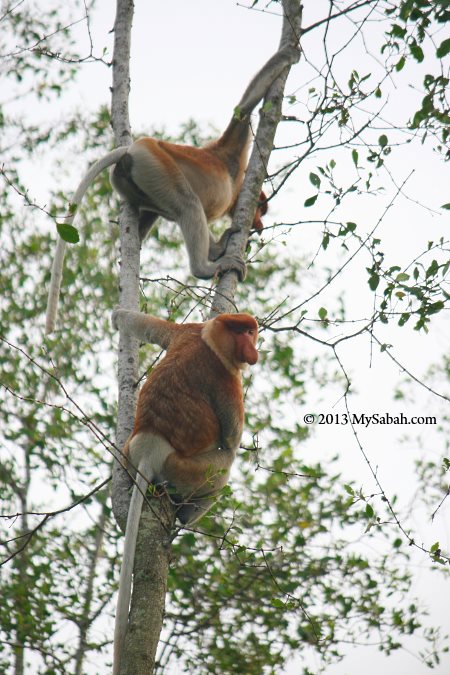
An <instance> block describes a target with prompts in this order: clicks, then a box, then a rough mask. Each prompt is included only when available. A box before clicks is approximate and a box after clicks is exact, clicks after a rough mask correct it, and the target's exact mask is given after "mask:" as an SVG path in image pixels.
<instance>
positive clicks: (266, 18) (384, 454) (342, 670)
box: [33, 0, 450, 675]
mask: <svg viewBox="0 0 450 675" xmlns="http://www.w3.org/2000/svg"><path fill="white" fill-rule="evenodd" d="M47 2H48V0H45V1H44V2H41V5H42V6H44V5H46V4H47ZM98 5H99V8H98V10H97V11H96V12H94V13H93V14H92V15H91V19H92V34H93V37H94V49H95V51H96V52H97V53H100V52H101V50H102V48H103V47H104V46H106V47H109V48H110V47H111V46H112V36H111V35H110V34H109V31H110V30H111V28H112V26H113V22H114V9H115V6H114V5H115V3H113V2H105V1H103V2H102V1H101V0H100V1H99V2H98ZM263 6H264V5H263V4H261V7H263ZM304 6H305V20H304V23H305V25H308V24H310V23H311V22H312V21H313V20H314V18H315V16H314V14H313V13H314V12H315V13H316V16H317V15H322V16H323V8H324V7H326V3H325V2H324V1H322V0H319V1H316V0H305V1H304ZM280 26H281V19H280V17H279V16H278V15H277V13H276V12H275V10H272V9H270V10H269V11H267V12H258V11H249V10H248V9H246V8H244V7H241V6H239V5H238V4H237V3H236V2H234V1H233V0H214V1H212V0H191V1H188V0H160V1H159V2H148V1H147V0H136V13H135V21H134V30H133V38H132V44H133V49H132V61H131V74H132V88H131V98H130V111H131V123H132V128H133V130H135V131H139V132H143V131H144V130H145V129H146V128H155V127H156V128H163V127H164V128H165V129H166V130H167V132H168V133H169V134H170V133H177V131H178V130H179V127H180V124H181V123H183V122H184V121H186V120H187V119H189V118H191V117H192V118H194V119H195V120H197V121H198V122H200V123H204V124H208V123H212V124H213V125H214V126H215V127H217V129H219V130H220V129H223V128H224V126H225V125H226V123H227V122H228V120H229V118H230V115H231V112H232V109H233V107H234V106H235V105H236V103H237V102H238V100H239V98H240V96H241V94H242V92H243V90H244V89H245V87H246V85H247V83H248V81H249V79H250V78H251V77H252V75H253V74H254V73H255V72H256V71H257V70H258V68H259V67H260V66H261V65H262V64H263V63H264V62H265V60H267V58H268V57H269V56H270V55H271V54H272V53H273V52H274V51H275V50H276V48H277V45H278V40H279V35H280ZM77 31H78V33H79V35H80V39H84V38H85V29H84V27H83V25H80V26H79V27H78V29H77ZM86 48H87V43H86ZM308 49H309V50H311V51H310V53H311V54H312V55H314V43H313V40H312V37H311V38H310V39H309V40H308ZM80 51H81V52H83V49H81V50H80ZM343 65H344V64H343ZM347 65H348V64H347ZM359 67H360V64H359V63H358V68H359ZM303 68H304V64H303V63H302V61H301V62H300V64H298V65H297V66H295V67H294V68H293V69H292V72H291V77H290V79H289V84H288V87H287V92H288V93H289V92H291V91H295V90H297V87H298V86H299V85H300V84H301V83H303V76H302V72H304V71H302V69H303ZM367 68H370V65H369V64H368V65H367ZM361 69H362V70H363V69H364V68H363V64H361ZM109 78H110V71H108V70H107V69H106V68H105V67H104V66H101V65H96V64H88V65H85V66H84V67H83V68H82V74H81V76H80V79H79V80H78V82H77V86H76V88H75V90H72V91H70V92H68V94H67V96H66V97H65V100H64V101H63V102H61V114H63V111H64V106H67V107H72V106H73V105H74V104H79V103H80V101H81V102H83V104H85V105H87V106H89V107H90V108H92V109H93V110H94V109H96V108H97V106H98V105H99V104H102V103H108V104H109V86H110V79H109ZM396 95H397V96H398V104H397V105H399V106H401V105H402V101H405V100H408V97H409V96H411V92H410V90H409V89H408V87H407V80H406V78H405V80H404V87H403V88H401V87H400V88H399V90H398V91H397V92H396ZM393 96H394V98H395V94H393ZM394 103H395V101H394ZM394 111H395V108H394ZM34 114H36V117H38V116H39V115H42V114H43V113H42V112H40V111H39V110H36V111H35V113H34ZM328 159H329V158H328ZM416 164H418V165H419V166H418V168H421V169H423V168H424V167H426V172H423V171H418V172H417V175H416V176H414V177H413V178H412V179H411V181H410V183H409V184H408V185H409V188H408V190H409V192H410V194H411V196H412V197H415V198H419V195H420V200H421V201H424V202H425V203H427V204H428V205H429V206H432V207H433V208H437V207H438V206H439V205H441V204H442V203H444V202H445V201H448V199H445V198H444V194H445V189H446V188H448V172H447V175H445V174H444V172H443V166H442V164H441V163H440V162H438V161H437V159H436V158H435V157H434V156H433V153H431V152H429V151H426V150H424V151H423V153H421V154H420V157H418V155H417V149H414V150H411V149H405V150H404V151H403V152H402V153H399V156H398V157H397V159H396V160H395V169H396V171H397V172H398V176H399V178H400V179H402V178H405V177H406V175H407V174H408V173H409V171H410V169H411V168H412V167H413V166H415V165H416ZM33 170H34V169H33ZM310 170H311V166H308V167H307V168H305V169H304V170H303V169H302V168H301V169H300V171H299V172H298V173H297V175H296V176H295V178H294V179H293V180H292V181H291V182H290V183H289V184H288V186H287V187H286V189H285V190H284V191H283V192H282V198H280V197H279V198H278V199H277V200H276V201H275V202H274V203H273V206H271V212H270V216H267V217H266V222H267V223H268V224H270V222H271V219H275V220H278V221H280V220H284V221H285V222H290V221H297V220H299V219H302V218H306V217H314V216H313V215H312V214H310V213H309V212H308V213H305V210H304V209H303V207H302V205H303V201H304V199H305V198H306V197H307V196H309V195H310V194H312V193H313V190H312V189H311V185H310V183H309V181H308V174H309V171H310ZM78 178H79V176H78V175H77V174H74V176H73V185H74V187H75V186H76V183H77V181H78ZM44 183H45V178H44V180H43V184H42V185H41V186H40V189H42V194H43V195H44V196H43V199H45V185H44ZM36 196H39V195H36ZM385 203H386V202H385V201H384V202H383V205H385ZM352 207H353V210H352V211H351V215H350V214H349V220H355V219H356V218H357V217H359V218H360V219H362V220H363V219H369V220H370V219H371V218H375V217H376V216H375V213H376V209H377V208H379V207H378V204H377V203H376V202H374V198H373V197H372V198H370V197H367V198H364V197H359V198H358V201H354V202H353V204H352ZM380 208H381V207H380ZM424 229H426V232H427V234H426V237H427V239H432V238H433V236H434V235H435V234H437V233H442V232H443V231H444V226H443V223H442V221H441V220H440V219H439V218H438V217H434V216H432V214H430V213H429V212H427V211H424V210H420V209H418V208H417V207H416V206H415V205H413V204H411V203H408V202H407V201H406V200H402V201H401V202H399V204H398V205H397V206H396V207H395V208H394V209H393V210H392V212H391V213H390V214H389V217H388V218H387V219H386V223H385V224H383V228H382V232H380V234H381V237H382V238H383V241H385V242H386V245H385V249H386V251H388V252H389V255H390V256H392V258H393V259H394V260H395V261H397V259H398V258H402V257H404V259H405V260H406V259H408V257H409V255H410V254H411V253H412V252H413V251H415V250H417V247H418V246H419V244H418V242H419V241H421V240H422V238H423V236H424ZM303 233H305V234H306V236H305V235H303V236H300V238H299V239H296V238H294V237H297V236H298V234H297V233H296V234H295V235H293V239H292V242H295V245H297V246H301V247H302V252H303V253H308V251H309V252H310V254H311V257H312V256H313V254H314V252H315V251H316V249H317V246H318V244H319V243H320V239H321V235H320V231H319V228H317V231H314V232H311V240H309V239H308V232H307V231H306V230H303ZM290 243H291V242H290ZM322 259H323V260H324V264H325V263H326V261H327V258H326V256H324V257H323V258H322ZM331 262H332V261H331V259H330V264H331ZM352 274H354V269H353V270H352V269H351V268H350V269H349V270H348V272H347V273H346V276H345V277H343V279H342V283H343V284H345V285H346V289H347V290H350V291H351V294H350V299H351V302H352V307H353V308H354V314H355V315H357V316H361V315H364V314H365V313H366V312H367V304H366V303H367V294H368V291H367V289H366V287H365V286H364V287H362V288H359V279H356V280H355V278H354V277H352ZM310 290H312V288H303V289H302V293H304V294H305V297H307V295H309V291H310ZM299 299H300V300H301V299H303V298H302V297H299ZM348 299H349V296H348V295H347V301H348ZM322 304H324V299H323V296H322V298H321V300H320V302H319V304H318V306H319V307H320V306H321V305H322ZM440 327H441V328H440V330H439V331H433V333H432V335H431V337H425V336H424V335H421V334H418V333H414V332H413V331H412V330H410V329H409V328H408V329H404V330H403V331H397V332H396V333H395V337H394V338H393V336H392V334H391V333H390V328H389V327H388V328H386V329H380V330H378V335H379V337H382V336H383V339H385V340H386V341H387V342H393V343H394V344H395V354H396V355H397V356H398V357H401V361H402V363H404V364H405V365H406V366H407V367H408V368H410V369H411V370H412V371H413V372H414V373H416V374H417V376H418V377H421V376H422V375H423V374H424V373H425V371H426V367H427V364H429V363H431V362H432V361H433V360H435V359H437V358H438V356H439V354H442V353H443V352H444V350H445V349H446V348H448V342H449V340H448V322H447V324H445V322H444V321H443V320H441V321H440ZM399 333H400V334H399ZM430 345H432V347H431V348H430ZM369 356H370V354H369V349H368V344H367V340H357V341H351V342H350V341H349V342H348V343H346V344H344V345H343V346H342V349H341V351H340V357H341V358H342V359H343V360H344V362H345V363H346V365H347V366H348V368H349V369H350V370H352V371H353V373H354V378H355V387H356V388H357V390H358V392H359V394H358V396H355V398H354V399H353V409H354V411H355V412H358V413H360V412H366V413H369V414H370V412H382V411H383V412H384V411H387V410H389V411H391V413H392V414H395V412H397V413H399V412H401V411H402V410H403V411H405V412H406V414H410V415H414V414H416V415H420V414H434V415H437V416H438V417H439V416H441V417H442V414H443V407H442V406H441V404H440V403H438V402H437V401H436V400H435V399H432V398H430V397H428V396H426V395H425V393H424V392H423V391H422V390H420V388H418V387H416V388H411V392H412V400H411V401H409V402H407V403H402V404H399V403H396V404H393V403H391V402H390V401H389V396H390V393H391V391H392V388H393V387H394V386H395V384H396V383H397V382H398V380H399V378H400V374H399V372H398V368H396V367H395V366H393V364H392V363H390V362H388V360H387V359H386V358H385V357H380V356H379V355H378V353H376V354H374V358H373V363H372V367H370V363H369ZM337 398H338V397H337V396H336V391H334V392H330V400H329V401H328V402H326V403H325V405H324V406H322V408H321V410H323V412H342V411H343V407H342V406H341V407H339V405H338V406H336V407H334V406H335V404H336V403H337ZM303 412H308V411H306V410H305V411H303ZM404 431H405V430H404V429H402V430H400V433H399V432H398V431H397V430H396V429H395V428H393V427H388V428H386V429H382V428H379V427H378V428H371V429H369V430H361V438H362V440H363V441H364V443H365V447H366V449H367V451H368V454H369V456H370V458H371V460H372V462H373V464H374V466H378V467H379V475H380V477H381V479H382V483H383V486H384V487H385V489H386V491H387V493H388V494H392V493H393V492H396V493H399V492H402V491H403V490H404V491H405V495H406V498H405V499H406V501H408V499H409V498H411V496H412V494H413V490H414V485H413V483H412V464H413V457H415V456H418V451H417V448H416V447H415V444H414V443H410V444H406V445H400V444H399V443H398V440H397V438H398V437H400V436H401V432H403V433H404ZM430 439H433V440H432V441H430V443H429V444H427V447H426V451H427V452H429V453H430V457H432V458H433V459H434V458H436V456H438V455H439V452H440V450H441V448H439V447H436V446H435V441H434V439H435V436H434V434H433V433H432V432H430ZM441 442H442V441H441ZM336 450H340V451H341V452H342V454H343V456H344V458H345V463H344V467H345V468H346V470H348V471H349V478H352V477H353V478H356V479H357V480H359V481H361V484H363V485H364V487H365V489H366V490H367V492H370V491H372V488H373V484H372V482H371V477H370V475H369V473H368V469H367V467H366V465H365V464H364V462H363V459H362V457H361V455H360V453H359V451H358V448H357V446H356V444H355V442H354V440H353V439H352V438H351V437H350V436H349V430H348V429H347V428H342V427H333V429H332V430H329V429H324V430H322V429H320V428H317V431H316V433H315V435H314V436H313V438H312V439H311V440H310V441H309V442H308V443H307V444H305V450H304V451H305V453H306V456H309V457H314V458H319V457H321V456H322V455H321V452H323V455H324V456H326V455H327V453H328V454H330V453H331V452H332V451H336ZM445 512H447V514H448V509H443V510H442V512H441V514H440V515H439V517H438V518H436V520H435V522H434V523H433V525H431V523H430V522H429V521H428V520H427V519H426V518H422V519H419V520H417V521H416V522H413V523H410V524H413V525H414V526H415V527H417V528H418V533H419V539H420V538H421V537H423V541H424V544H426V545H427V546H429V545H431V544H432V543H433V542H434V541H436V540H439V541H440V542H441V545H442V546H443V547H444V548H446V549H447V550H448V548H449V534H450V530H449V526H448V517H447V518H446V517H445ZM416 565H417V582H416V585H415V589H414V590H415V591H416V592H417V593H420V595H421V597H423V598H425V599H426V600H427V602H428V604H429V605H430V607H431V619H430V623H431V624H439V623H440V624H441V625H445V630H448V629H449V628H450V613H449V611H448V600H447V598H448V586H447V587H445V585H444V584H443V582H441V581H437V580H436V581H432V580H431V577H430V574H429V573H428V572H427V571H426V568H427V567H428V563H427V560H426V558H425V557H424V556H419V555H418V556H416ZM434 576H436V575H434ZM413 648H414V646H413V645H412V649H413ZM296 672H298V665H295V664H292V666H291V667H290V668H289V669H288V670H286V671H285V673H286V674H294V673H296ZM360 672H364V675H378V674H379V673H380V672H383V674H384V675H403V674H406V673H407V674H408V675H422V673H425V672H428V670H427V669H426V668H425V667H424V666H423V665H422V664H420V663H419V662H418V661H417V660H416V659H415V658H414V657H413V656H411V655H409V654H407V653H405V652H401V653H398V654H394V655H393V656H391V657H389V658H386V657H385V656H383V655H381V654H379V653H378V651H377V650H376V649H367V648H364V649H349V653H348V656H347V657H346V658H345V659H344V661H343V662H341V663H340V664H337V665H335V666H330V667H329V668H328V669H327V671H326V673H327V675H345V674H348V675H356V673H360ZM434 672H435V673H436V674H437V675H447V674H448V673H449V672H450V658H447V659H446V661H445V663H443V664H442V665H441V666H440V667H439V668H437V669H436V670H435V671H434ZM169 675H172V674H169ZM173 675H175V674H173Z"/></svg>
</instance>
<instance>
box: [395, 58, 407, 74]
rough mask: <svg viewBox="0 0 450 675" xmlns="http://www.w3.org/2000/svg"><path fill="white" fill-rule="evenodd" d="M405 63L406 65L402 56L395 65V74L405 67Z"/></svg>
mask: <svg viewBox="0 0 450 675" xmlns="http://www.w3.org/2000/svg"><path fill="white" fill-rule="evenodd" d="M405 63H406V59H405V57H404V56H402V57H401V59H400V60H399V61H397V63H396V64H395V70H396V71H397V72H400V70H402V69H403V66H404V65H405Z"/></svg>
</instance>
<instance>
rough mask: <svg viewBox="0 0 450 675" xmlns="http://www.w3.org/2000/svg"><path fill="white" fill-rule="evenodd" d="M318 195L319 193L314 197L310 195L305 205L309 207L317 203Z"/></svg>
mask: <svg viewBox="0 0 450 675" xmlns="http://www.w3.org/2000/svg"><path fill="white" fill-rule="evenodd" d="M318 196H319V195H313V196H312V197H308V199H307V200H306V201H305V204H304V206H306V207H308V206H312V205H313V204H315V203H316V200H317V197H318Z"/></svg>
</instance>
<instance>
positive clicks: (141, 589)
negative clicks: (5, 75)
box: [112, 0, 300, 675]
mask: <svg viewBox="0 0 450 675" xmlns="http://www.w3.org/2000/svg"><path fill="white" fill-rule="evenodd" d="M283 9H284V20H283V30H282V37H281V43H280V45H281V46H284V45H285V44H286V43H288V42H289V43H290V44H295V45H298V37H299V30H300V0H283ZM132 16H133V3H132V2H131V0H117V17H116V23H115V43H114V61H113V66H114V69H113V92H112V119H113V129H114V133H115V140H116V143H117V145H123V144H124V143H127V142H130V139H131V135H130V130H129V121H128V92H129V68H128V65H129V54H130V30H131V22H132ZM288 72H289V69H288V68H286V72H285V73H283V74H282V75H281V76H280V77H279V78H278V79H277V80H276V82H274V84H273V85H272V87H271V88H270V90H269V92H268V94H267V97H266V100H268V99H270V100H271V102H272V108H271V109H270V111H269V112H268V113H265V114H263V115H262V121H261V124H260V126H259V129H258V133H257V136H256V139H255V145H254V149H253V152H252V156H251V159H250V164H249V168H248V171H247V175H246V179H245V182H244V186H243V189H242V192H241V195H240V197H239V200H238V203H237V207H236V210H235V217H234V223H235V224H238V225H239V226H241V228H242V231H241V232H240V233H239V234H238V235H236V237H235V238H234V239H233V241H232V243H231V245H230V247H229V250H228V253H234V252H237V253H239V254H243V252H244V250H245V246H246V242H247V238H248V233H249V231H250V228H251V224H252V222H253V215H254V204H255V201H256V198H257V195H258V194H259V191H260V188H261V184H262V182H263V180H264V177H265V173H266V166H267V163H268V160H269V157H270V152H271V150H272V146H273V139H274V136H275V131H276V127H277V124H278V122H279V120H280V117H281V104H282V99H283V92H284V85H285V82H286V78H287V75H288ZM120 226H121V255H122V262H121V268H120V281H119V284H120V305H121V306H122V307H126V308H127V309H138V305H139V250H140V245H139V236H138V227H137V222H136V217H135V215H134V214H133V212H132V210H131V209H130V208H129V207H128V206H126V205H125V206H124V208H123V209H122V211H121V216H120ZM236 285H237V275H236V274H235V273H234V272H232V271H231V272H229V273H227V274H224V275H223V277H222V279H221V281H220V283H219V285H218V289H217V290H218V293H216V296H215V301H214V303H213V309H212V314H215V313H219V312H224V311H230V310H231V311H232V309H231V307H232V300H233V297H234V293H235V290H236ZM224 296H225V297H224ZM227 299H228V300H227ZM137 379H138V344H137V341H136V340H135V339H133V338H130V337H128V336H126V335H121V336H120V342H119V412H118V423H117V446H118V447H119V448H121V447H123V444H124V442H125V440H126V438H127V437H128V435H129V434H130V432H131V429H132V422H133V417H134V410H135V399H136V388H135V384H136V382H137ZM115 465H116V466H115V470H114V476H113V493H112V499H113V510H114V515H115V517H116V519H117V522H118V523H119V524H120V526H121V527H122V529H123V528H124V526H125V522H126V516H127V512H128V507H129V502H130V488H131V480H130V478H129V476H128V475H127V473H126V472H125V471H124V470H123V469H122V468H121V467H120V466H119V465H118V463H117V462H115ZM144 506H145V504H144ZM173 526H174V510H173V508H172V507H171V506H170V504H169V503H168V501H167V500H166V499H160V500H155V499H153V500H152V509H151V510H149V508H148V507H146V508H144V510H143V513H142V517H141V522H140V528H139V534H138V539H137V545H136V556H135V562H134V570H133V591H132V597H131V606H130V615H129V623H128V629H127V635H126V638H125V645H124V650H123V653H122V659H121V668H120V673H121V675H149V674H150V673H152V672H153V670H154V665H155V657H156V650H157V647H158V642H159V636H160V633H161V628H162V624H163V618H164V603H165V594H166V589H167V577H168V572H169V562H170V543H171V531H172V529H173Z"/></svg>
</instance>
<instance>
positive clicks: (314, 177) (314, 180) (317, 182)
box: [309, 172, 320, 188]
mask: <svg viewBox="0 0 450 675" xmlns="http://www.w3.org/2000/svg"><path fill="white" fill-rule="evenodd" d="M309 180H310V181H311V183H312V184H313V185H314V187H316V188H318V187H320V178H319V176H318V175H317V174H316V173H312V172H311V173H310V174H309Z"/></svg>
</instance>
